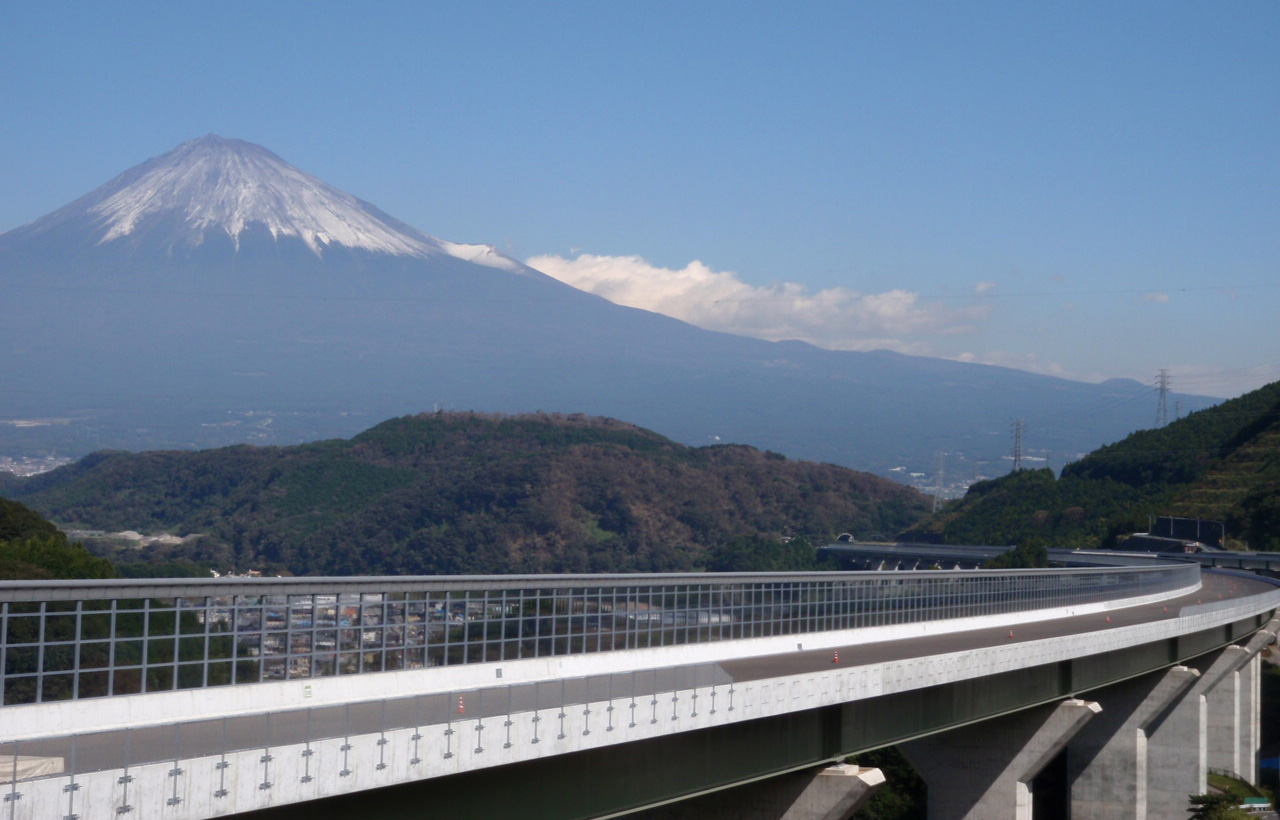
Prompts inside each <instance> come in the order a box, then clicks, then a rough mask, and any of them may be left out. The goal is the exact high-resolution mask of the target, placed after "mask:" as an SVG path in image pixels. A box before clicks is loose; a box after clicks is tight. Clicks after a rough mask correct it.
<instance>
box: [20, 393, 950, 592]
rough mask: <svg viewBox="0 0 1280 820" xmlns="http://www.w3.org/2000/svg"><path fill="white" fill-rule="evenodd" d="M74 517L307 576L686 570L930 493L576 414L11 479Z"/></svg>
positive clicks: (32, 499)
mask: <svg viewBox="0 0 1280 820" xmlns="http://www.w3.org/2000/svg"><path fill="white" fill-rule="evenodd" d="M8 492H9V494H11V495H16V496H17V497H19V498H21V499H22V500H23V501H24V502H25V503H27V504H29V505H31V506H32V507H34V508H35V509H37V510H40V511H41V512H43V513H45V514H46V515H48V516H49V517H50V518H51V519H53V520H54V521H57V522H59V523H60V524H61V525H62V526H64V527H69V528H77V529H91V530H105V531H109V532H111V531H123V530H134V531H137V532H140V533H143V534H148V533H160V532H167V533H170V534H173V535H176V536H192V535H199V536H202V537H198V538H188V539H187V540H186V541H185V542H184V544H183V545H182V546H180V547H168V548H161V547H148V548H147V550H148V551H151V552H154V553H156V554H157V555H158V556H159V557H161V558H165V559H176V558H185V559H191V560H194V561H197V562H198V563H200V564H201V565H202V566H214V567H217V568H219V569H232V568H235V569H237V570H241V571H243V570H245V569H250V568H258V569H264V570H268V571H281V570H284V571H288V572H292V573H295V574H416V573H427V574H431V573H440V574H445V573H506V572H543V571H551V572H578V571H590V572H603V571H679V570H690V569H697V568H703V567H706V566H707V563H708V550H710V549H712V548H716V547H720V546H722V545H723V544H725V543H726V542H728V541H729V540H731V539H733V538H736V537H739V536H764V537H767V538H780V537H784V536H807V537H810V538H811V539H815V540H821V539H826V538H831V537H834V536H835V535H837V534H839V533H841V532H849V533H852V534H854V535H855V536H857V537H859V538H870V537H877V536H881V537H883V536H885V535H891V534H893V533H895V532H899V531H901V530H902V529H903V528H905V527H908V526H910V525H911V524H913V523H914V522H916V521H918V520H919V519H920V518H921V517H922V516H923V515H924V514H925V513H926V498H925V497H924V496H923V495H921V494H920V493H918V492H916V491H915V490H912V489H910V488H907V487H903V486H901V485H898V484H895V483H893V482H890V481H887V480H884V479H880V478H878V477H875V476H872V475H869V474H866V473H859V472H855V471H853V470H849V469H846V468H843V467H836V466H834V465H828V464H815V463H809V462H800V461H791V460H788V459H786V458H784V457H782V456H780V455H777V454H774V453H768V452H760V451H758V450H755V449H753V448H750V447H744V446H737V445H722V446H710V447H701V448H692V447H687V446H684V445H681V444H677V443H675V442H673V441H670V440H668V439H666V438H663V437H661V436H659V435H657V434H655V433H652V432H649V431H647V430H643V429H640V428H638V427H634V426H632V425H628V424H624V423H622V422H617V421H613V420H609V419H600V418H589V417H582V416H569V417H564V416H551V415H545V414H538V415H532V416H511V417H504V416H487V415H480V414H473V413H436V414H430V415H420V416H414V417H405V418H398V419H393V420H391V421H387V422H385V423H383V424H380V425H378V426H376V427H374V428H372V429H370V430H367V431H366V432H364V433H362V434H360V435H358V436H356V437H355V438H353V439H351V440H349V441H342V440H334V441H325V442H318V443H314V444H304V445H298V446H294V447H262V448H257V447H249V446H238V447H229V448H225V449H217V450H205V451H197V452H174V451H165V452H146V453H138V454H128V453H96V454H94V455H91V456H89V457H87V458H85V459H83V460H82V461H80V462H78V463H76V464H72V465H68V466H67V467H64V468H61V469H59V470H55V471H53V472H50V473H46V474H44V475H41V476H36V477H33V478H31V479H27V480H24V481H22V482H20V483H18V484H17V485H16V487H14V486H10V488H9V489H8Z"/></svg>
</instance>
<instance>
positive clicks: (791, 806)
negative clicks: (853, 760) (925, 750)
mask: <svg viewBox="0 0 1280 820" xmlns="http://www.w3.org/2000/svg"><path fill="white" fill-rule="evenodd" d="M883 783H884V774H882V773H881V771H880V770H879V769H871V768H862V767H860V766H851V765H849V764H846V763H839V764H836V765H833V766H824V767H822V768H820V769H814V770H809V771H802V772H792V773H791V774H784V775H779V776H778V777H771V778H769V779H767V780H758V781H756V782H754V783H748V784H746V785H744V786H738V787H735V788H732V789H725V790H724V791H719V792H713V793H711V794H705V795H702V796H700V797H693V798H690V799H689V800H682V801H679V802H676V803H668V804H667V805H665V806H658V807H657V808H653V809H648V810H646V811H643V812H640V813H638V814H635V815H632V816H633V817H636V818H638V820H708V818H714V820H845V818H847V817H849V815H851V814H853V813H854V812H855V811H857V810H858V809H859V808H861V807H862V806H863V805H864V804H865V803H866V801H867V800H868V799H870V797H871V795H872V794H874V793H875V791H876V789H878V788H880V786H881V785H882V784H883Z"/></svg>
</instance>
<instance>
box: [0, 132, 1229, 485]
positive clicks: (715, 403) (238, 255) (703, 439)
mask: <svg viewBox="0 0 1280 820" xmlns="http://www.w3.org/2000/svg"><path fill="white" fill-rule="evenodd" d="M0 293H3V294H4V299H5V307H4V310H3V311H2V312H0V350H2V351H3V355H2V356H0V384H3V385H4V388H3V390H0V455H5V454H8V455H15V454H33V453H36V452H51V451H56V452H58V453H61V454H65V455H68V456H79V455H83V454H85V453H87V452H89V451H90V450H93V449H98V448H105V447H117V448H125V449H154V448H159V447H169V448H174V447H178V448H186V447H205V446H215V445H222V444H229V443H236V442H254V443H282V444H283V443H296V442H298V441H303V440H313V439H317V438H326V437H334V436H346V435H350V434H352V433H355V432H357V431H359V430H362V429H364V428H367V427H369V426H372V425H373V424H375V423H377V422H379V421H381V420H383V419H385V418H387V417H389V416H394V415H404V414H409V413H418V412H422V411H429V410H431V409H432V408H437V407H447V408H449V409H474V410H477V411H492V412H528V411H535V410H544V411H556V412H566V413H579V412H581V413H589V414H595V415H607V416H613V417H616V418H620V419H624V420H626V421H630V422H634V423H637V424H640V425H643V426H645V427H649V428H651V429H653V430H655V431H657V432H660V433H663V434H665V435H668V436H670V437H672V438H676V439H678V440H681V441H684V442H686V443H691V444H708V443H713V442H717V441H726V442H727V441H735V442H742V443H746V444H751V445H754V446H757V447H761V448H767V449H770V450H776V451H780V452H782V453H784V454H786V455H788V456H793V457H801V458H807V459H813V460H819V461H829V462H834V463H838V464H844V465H847V466H852V467H857V468H860V469H866V470H870V471H873V472H878V473H881V474H885V475H893V476H898V477H903V476H905V475H906V474H907V473H909V472H917V473H930V474H931V473H932V471H933V469H934V465H935V464H936V460H937V454H938V453H939V452H942V451H945V452H946V453H948V456H947V459H948V463H949V464H952V465H953V468H952V469H953V470H954V471H955V472H956V473H957V474H968V473H973V474H986V475H994V474H998V473H1002V472H1004V471H1006V470H1007V469H1008V467H1007V464H1006V463H1004V462H1003V461H1002V459H1003V457H1004V455H1005V454H1006V453H1007V452H1008V451H1009V450H1010V449H1011V448H1010V433H1009V429H1010V423H1011V421H1012V420H1013V419H1015V418H1018V419H1023V420H1025V427H1024V429H1025V433H1024V439H1023V442H1024V452H1025V453H1027V454H1028V455H1029V456H1032V457H1036V458H1043V459H1045V463H1048V464H1050V465H1054V466H1057V465H1060V464H1061V463H1063V462H1064V461H1066V460H1070V459H1072V458H1074V457H1076V456H1077V455H1078V454H1080V453H1083V452H1085V451H1088V450H1091V449H1093V448H1095V447H1097V446H1098V445H1100V444H1103V443H1105V442H1108V441H1112V440H1115V439H1117V438H1120V437H1121V436H1124V435H1126V434H1127V433H1129V432H1131V431H1133V430H1134V429H1137V428H1140V427H1144V426H1149V424H1150V422H1151V421H1152V420H1153V417H1154V412H1155V397H1154V394H1153V393H1152V391H1151V388H1149V387H1147V386H1144V385H1142V384H1140V383H1138V382H1134V381H1124V380H1121V381H1112V382H1106V383H1104V384H1100V385H1097V384H1086V383H1082V382H1073V381H1068V380H1064V379H1056V378H1051V377H1046V376H1039V375H1034V374H1030V373H1025V372H1021V371H1017V370H1012V369H1007V368H998V367H990V366H984V365H974V364H965V363H959V362H952V361H946V360H941V359H930V358H923V357H911V356H904V355H900V354H895V353H889V352H873V353H855V352H837V351H829V350H822V349H819V348H816V347H813V346H810V345H807V344H804V343H800V342H765V341H760V340H757V339H750V338H744V337H739V336H733V335H729V334H724V333H715V332H711V331H706V330H701V329H699V328H696V327H693V326H692V325H688V324H685V323H683V322H679V321H677V320H675V319H671V318H668V317H665V316H661V315H658V314H654V313H649V312H646V311H641V310H635V309H632V308H626V307H620V306H618V305H615V304H612V303H610V302H607V301H605V300H604V299H602V298H600V297H597V296H594V295H591V294H587V293H584V292H581V291H578V290H576V289H574V288H571V287H569V286H568V285H565V284H563V283H561V282H559V281H557V280H555V279H553V278H551V277H549V276H546V275H545V274H542V273H540V272H538V271H536V270H534V269H532V268H530V267H528V266H526V265H524V264H522V263H520V262H518V261H516V260H514V259H511V258H509V257H507V256H504V255H502V254H501V253H499V252H498V251H497V250H495V249H494V248H493V247H492V246H489V245H483V244H475V245H471V244H459V243H454V242H448V241H445V240H442V239H438V238H436V237H433V236H430V235H428V234H425V233H423V232H421V231H419V230H416V229H414V228H412V227H410V226H408V225H405V224H404V223H402V222H399V221H397V220H396V219H394V218H392V217H390V216H388V215H387V214H385V213H383V212H382V211H380V210H379V209H377V208H376V207H374V206H373V205H370V204H369V203H367V202H363V201H361V200H359V199H357V198H356V197H354V196H352V195H350V194H348V193H345V192H343V191H340V190H338V189H336V188H334V187H332V186H330V185H328V184H326V183H324V182H322V181H321V180H319V179H317V178H315V177H313V176H311V175H309V174H307V173H305V172H303V171H300V170H298V169H297V168H294V167H293V166H291V165H289V164H288V163H286V162H285V161H283V160H282V159H280V158H279V157H277V156H276V155H275V154H273V153H271V152H270V151H268V150H267V149H265V148H262V147H260V146H257V145H253V144H251V143H248V142H243V141H240V140H232V139H223V138H221V137H217V136H213V135H210V136H207V137H203V138H201V139H197V140H192V141H190V142H186V143H183V144H182V145H180V146H178V147H177V148H175V149H174V150H172V151H170V152H168V153H166V154H164V155H162V156H159V157H156V158H154V159H151V160H149V161H147V162H144V163H143V164H141V165H138V166H136V167H134V168H132V169H130V170H128V171H125V172H124V173H123V174H121V175H120V176H118V177H116V178H115V179H113V180H111V181H110V182H108V183H106V184H105V185H103V186H102V187H100V188H98V189H96V190H94V191H92V192H90V193H88V194H86V195H85V196H83V197H81V198H80V199H78V200H76V201H74V202H72V203H70V204H69V205H66V206H65V207H63V208H60V209H59V210H57V211H54V212H53V213H50V214H48V215H47V216H44V217H42V218H40V219H37V220H36V221H34V222H31V223H29V224H27V225H24V226H22V227H19V228H16V229H14V230H11V231H9V232H7V233H4V234H0ZM1178 399H1179V400H1180V401H1181V403H1182V407H1183V408H1184V409H1186V410H1188V411H1190V410H1194V409H1198V408H1200V407H1204V406H1207V405H1209V404H1211V403H1213V400H1212V399H1206V398H1203V397H1195V396H1179V397H1178ZM955 465H962V466H955Z"/></svg>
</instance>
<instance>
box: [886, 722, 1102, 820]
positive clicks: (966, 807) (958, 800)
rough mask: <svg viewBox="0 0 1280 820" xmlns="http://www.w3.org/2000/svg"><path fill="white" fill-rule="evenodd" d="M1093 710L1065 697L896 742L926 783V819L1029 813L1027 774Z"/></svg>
mask: <svg viewBox="0 0 1280 820" xmlns="http://www.w3.org/2000/svg"><path fill="white" fill-rule="evenodd" d="M1100 711H1101V707H1099V705H1098V704H1097V703H1093V702H1089V701H1084V700H1078V699H1071V700H1066V701H1063V702H1061V703H1058V704H1053V705H1048V706H1040V707H1036V708H1034V709H1027V710H1025V711H1022V712H1015V713H1013V714H1010V715H1005V716H1003V717H999V718H995V719H993V720H989V721H985V722H983V723H980V724H974V725H970V726H962V727H960V728H958V729H952V730H951V731H948V732H942V733H940V734H936V735H933V736H931V737H927V738H922V739H920V740H913V741H910V742H907V743H901V744H899V745H898V749H899V750H900V751H901V752H902V753H903V754H904V755H905V756H906V758H907V760H909V761H910V762H911V765H912V766H913V767H914V768H915V770H916V771H917V772H918V773H919V774H920V776H921V777H922V778H923V779H924V781H925V784H926V785H927V787H928V793H929V820H1030V818H1031V789H1030V783H1031V781H1032V779H1033V778H1034V777H1035V776H1036V775H1037V774H1039V773H1040V771H1041V769H1043V768H1044V767H1045V766H1046V765H1047V764H1048V763H1049V762H1050V761H1051V760H1053V758H1054V757H1055V756H1057V754H1058V753H1059V752H1060V751H1062V749H1063V747H1064V746H1066V744H1067V742H1068V741H1070V740H1071V738H1072V737H1073V736H1074V735H1075V734H1076V733H1077V732H1078V731H1080V729H1081V728H1082V727H1083V726H1084V725H1085V724H1086V723H1087V722H1088V721H1089V720H1090V719H1092V718H1093V717H1094V716H1095V715H1097V714H1098V713H1099V712H1100Z"/></svg>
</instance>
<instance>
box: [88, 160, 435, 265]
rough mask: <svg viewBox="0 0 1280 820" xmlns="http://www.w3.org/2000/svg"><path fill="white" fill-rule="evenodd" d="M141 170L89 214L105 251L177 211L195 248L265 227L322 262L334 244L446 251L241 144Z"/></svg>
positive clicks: (416, 252)
mask: <svg viewBox="0 0 1280 820" xmlns="http://www.w3.org/2000/svg"><path fill="white" fill-rule="evenodd" d="M138 170H139V171H141V173H140V174H139V176H138V177H137V178H136V179H134V180H133V181H131V182H130V183H129V184H127V185H125V186H124V187H120V188H118V189H117V190H114V191H103V192H102V193H103V194H105V195H104V196H103V197H102V198H101V200H100V201H99V202H97V203H96V204H95V205H93V206H92V207H91V208H90V211H91V212H92V213H93V214H95V215H96V216H98V217H100V218H101V220H102V225H103V227H104V229H105V230H104V232H103V235H102V238H101V239H100V240H99V242H100V243H104V242H111V241H112V240H114V239H118V238H120V237H123V236H128V235H129V234H131V233H133V232H134V230H135V229H137V228H138V226H139V225H140V224H141V223H142V222H144V221H145V220H146V219H147V217H148V216H155V215H160V214H164V213H166V212H175V211H176V212H178V213H180V214H181V216H182V217H183V219H184V220H185V222H186V223H187V225H188V226H189V227H190V229H191V235H190V240H189V241H190V244H192V245H198V244H201V243H202V242H203V241H204V239H205V237H206V235H207V234H208V233H210V232H213V231H220V232H224V233H226V234H227V235H228V236H230V237H231V238H232V239H233V240H238V239H239V237H240V234H241V233H243V232H244V230H245V229H246V228H247V227H248V226H249V225H251V224H253V223H260V224H261V225H263V226H264V227H265V228H266V229H267V230H268V231H270V232H271V235H272V236H273V237H275V238H277V239H278V238H280V237H281V236H295V237H297V238H299V239H301V240H302V241H303V242H305V243H306V245H307V247H309V248H311V250H312V251H313V252H315V253H317V254H319V253H320V252H321V250H322V248H323V247H324V246H327V245H331V244H336V245H343V246H345V247H348V248H360V249H364V250H369V251H374V252H380V253H390V254H396V255H410V256H428V255H431V254H434V253H439V252H440V250H441V249H440V248H439V246H438V245H436V244H435V243H433V242H431V241H430V238H429V237H426V236H413V235H411V234H408V233H405V232H403V231H400V230H396V229H395V228H393V227H392V226H390V225H388V224H387V223H386V222H385V221H383V220H382V219H380V218H378V217H377V216H375V215H374V214H373V213H370V207H369V206H368V205H366V204H365V203H363V202H361V201H360V200H358V199H356V198H355V197H353V196H351V195H350V194H348V193H345V192H343V191H339V190H338V189H337V188H334V187H332V186H330V185H327V184H326V183H324V182H322V181H320V180H319V179H317V178H315V177H313V176H311V175H310V174H307V173H304V172H302V171H300V170H298V169H297V168H294V167H293V166H292V165H289V164H288V163H287V162H285V161H284V160H282V159H280V158H279V157H277V156H276V155H275V154H273V153H271V152H270V151H268V150H267V149H265V148H262V147H261V146H257V145H253V144H252V143H248V142H243V141H241V140H227V139H223V138H221V137H217V136H213V135H210V136H207V137H203V138H201V139H197V140H191V141H189V142H185V143H183V144H182V145H180V146H178V147H177V148H176V149H174V150H173V151H170V152H169V153H167V154H164V155H163V156H160V157H157V158H156V159H154V160H151V161H150V162H148V163H146V164H145V165H144V166H142V167H141V168H139V169H138Z"/></svg>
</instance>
